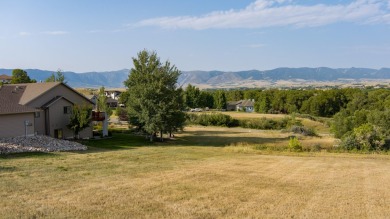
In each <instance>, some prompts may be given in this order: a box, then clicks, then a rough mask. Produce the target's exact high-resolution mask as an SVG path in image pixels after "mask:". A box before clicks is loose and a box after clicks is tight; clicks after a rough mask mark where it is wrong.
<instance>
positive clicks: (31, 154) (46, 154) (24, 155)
mask: <svg viewBox="0 0 390 219" xmlns="http://www.w3.org/2000/svg"><path fill="white" fill-rule="evenodd" d="M55 156H59V155H58V154H54V153H50V152H23V153H11V154H1V155H0V159H10V158H12V159H17V158H32V157H55Z"/></svg>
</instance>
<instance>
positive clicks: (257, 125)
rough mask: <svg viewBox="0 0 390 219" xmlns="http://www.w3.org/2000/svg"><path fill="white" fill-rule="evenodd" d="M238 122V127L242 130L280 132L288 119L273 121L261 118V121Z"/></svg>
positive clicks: (243, 120)
mask: <svg viewBox="0 0 390 219" xmlns="http://www.w3.org/2000/svg"><path fill="white" fill-rule="evenodd" d="M238 122H239V126H240V127H242V128H250V129H263V130H280V129H284V128H286V127H287V124H288V122H289V119H288V118H283V119H282V120H275V119H267V118H265V117H263V118H261V119H241V120H239V121H238Z"/></svg>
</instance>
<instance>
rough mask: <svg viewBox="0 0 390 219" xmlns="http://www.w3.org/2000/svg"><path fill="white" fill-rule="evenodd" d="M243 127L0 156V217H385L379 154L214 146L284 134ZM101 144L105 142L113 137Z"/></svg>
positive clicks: (279, 138) (388, 189)
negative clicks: (67, 150) (258, 150)
mask: <svg viewBox="0 0 390 219" xmlns="http://www.w3.org/2000/svg"><path fill="white" fill-rule="evenodd" d="M246 131H247V132H245V130H243V129H236V128H235V129H227V128H226V129H225V128H215V127H213V128H210V127H189V128H188V129H186V132H185V133H183V134H180V135H178V138H177V140H176V141H171V142H168V143H159V144H153V145H152V146H144V147H138V146H137V147H136V146H131V145H130V146H128V147H124V149H120V150H112V149H109V150H108V149H99V148H91V149H90V150H89V151H88V152H82V153H54V154H48V155H34V156H31V155H19V156H8V157H3V158H0V196H1V197H2V198H1V200H0V215H2V216H1V217H2V218H34V217H37V218H42V217H44V218H45V217H46V218H47V217H49V218H65V217H66V218H287V217H288V218H292V217H301V218H386V217H388V215H390V208H388V203H389V201H390V185H389V183H388V182H389V180H390V172H389V171H388V167H389V165H390V158H389V157H388V156H384V155H357V154H352V155H350V154H330V153H325V154H324V153H314V154H311V153H288V152H286V154H287V155H288V156H283V155H282V153H280V154H278V155H261V154H255V153H250V154H244V153H234V152H231V151H229V150H226V148H227V147H218V146H224V145H228V144H234V142H237V144H238V145H241V146H245V145H247V146H248V145H252V144H254V143H255V142H257V141H261V139H263V138H264V139H267V137H266V136H268V139H271V138H275V140H274V141H275V142H273V143H275V144H280V142H284V137H285V136H287V135H288V134H283V133H277V132H275V131H258V132H254V131H252V132H248V130H246ZM124 136H125V135H124ZM130 138H131V137H130ZM236 138H238V139H237V140H235V139H236ZM104 141H107V142H106V143H109V142H110V140H104ZM111 141H112V142H115V136H114V139H113V140H111ZM202 142H204V143H203V144H202ZM243 142H246V143H243ZM124 143H125V142H120V144H124ZM263 143H272V141H271V140H263ZM99 144H100V143H99ZM115 144H116V143H115ZM118 144H119V143H118ZM146 144H148V143H146ZM216 146H217V147H216ZM232 147H233V146H232Z"/></svg>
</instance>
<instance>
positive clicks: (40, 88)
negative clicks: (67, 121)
mask: <svg viewBox="0 0 390 219" xmlns="http://www.w3.org/2000/svg"><path fill="white" fill-rule="evenodd" d="M61 84H62V85H64V86H65V87H67V88H68V89H70V90H72V91H74V92H75V93H77V94H78V95H80V96H81V97H83V98H84V99H85V100H87V101H88V102H90V103H92V104H94V103H93V102H92V101H91V100H90V99H88V98H87V97H85V96H84V95H82V94H80V93H79V92H77V91H76V90H75V89H73V88H71V87H69V86H68V85H66V84H64V83H61V82H45V83H29V84H18V85H26V92H25V94H24V95H23V96H22V98H21V99H20V102H19V103H20V104H28V103H30V102H31V101H33V100H35V99H36V98H38V97H40V96H41V95H43V94H44V93H46V92H49V91H50V90H51V89H53V88H54V87H56V86H60V85H61ZM6 86H12V85H6Z"/></svg>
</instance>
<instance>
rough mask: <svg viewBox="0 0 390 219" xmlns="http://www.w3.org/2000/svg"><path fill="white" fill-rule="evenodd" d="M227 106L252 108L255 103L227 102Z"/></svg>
mask: <svg viewBox="0 0 390 219" xmlns="http://www.w3.org/2000/svg"><path fill="white" fill-rule="evenodd" d="M227 104H228V105H229V106H240V107H253V106H254V105H255V101H252V100H239V101H229V102H228V103H227Z"/></svg>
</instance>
